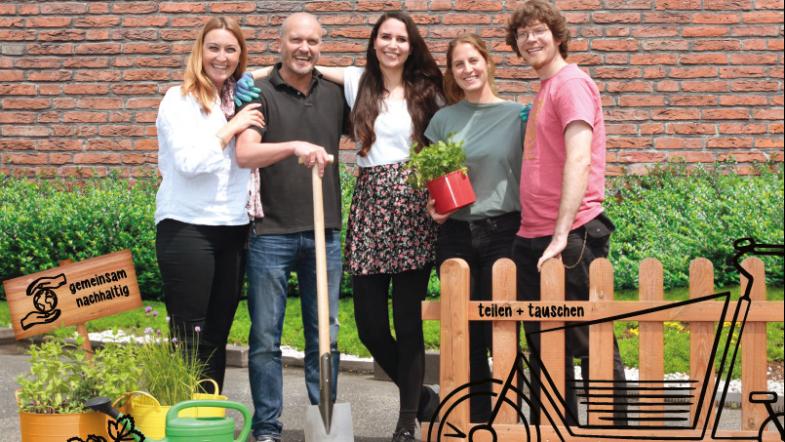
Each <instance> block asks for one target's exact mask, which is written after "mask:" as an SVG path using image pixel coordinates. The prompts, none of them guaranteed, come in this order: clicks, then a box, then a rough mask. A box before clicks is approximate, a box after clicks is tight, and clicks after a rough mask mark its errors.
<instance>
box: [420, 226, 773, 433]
mask: <svg viewBox="0 0 785 442" xmlns="http://www.w3.org/2000/svg"><path fill="white" fill-rule="evenodd" d="M734 249H735V254H734V256H733V257H732V264H733V266H734V267H735V268H736V269H737V270H738V272H739V273H740V275H741V277H742V281H745V280H746V283H743V284H742V290H741V293H740V296H739V299H738V301H735V302H734V301H732V300H731V295H730V292H727V291H724V292H719V293H711V294H708V295H704V296H699V297H694V298H691V299H689V300H687V301H680V302H670V303H664V302H660V303H659V305H656V306H655V307H651V308H647V309H638V310H634V311H627V312H623V313H621V314H615V315H610V316H607V317H598V318H595V319H591V320H587V321H583V322H570V323H566V324H565V325H561V324H557V325H558V326H552V327H547V326H545V323H543V326H542V328H541V330H540V331H539V332H538V334H540V338H541V341H543V339H542V338H543V337H545V336H547V335H548V334H549V333H555V332H564V331H565V330H566V329H568V328H570V327H579V326H596V325H605V326H609V327H612V323H613V321H636V320H638V319H639V318H641V319H642V318H644V317H646V316H647V315H649V316H651V315H658V314H659V315H660V316H662V315H663V314H666V315H667V314H668V313H669V312H670V311H680V310H684V309H689V308H692V309H693V310H694V309H695V308H701V309H705V310H707V311H719V314H718V315H717V316H716V317H715V318H713V319H712V320H711V321H712V322H714V323H716V324H717V325H716V327H714V326H713V325H712V322H708V324H707V325H708V326H709V327H714V328H715V330H714V332H713V338H712V339H713V340H712V342H711V348H710V351H709V352H708V354H707V355H705V356H706V358H705V359H707V361H705V362H704V365H703V366H702V367H705V370H704V371H703V372H702V376H693V377H695V379H688V380H670V381H669V380H664V379H663V378H662V377H660V378H659V379H640V380H637V381H627V382H616V381H614V380H612V377H611V380H600V379H592V378H591V377H593V375H592V376H591V377H590V379H587V380H585V381H583V380H578V381H574V384H573V385H574V388H575V389H576V391H578V392H579V393H578V394H577V396H578V399H579V400H580V403H581V404H582V405H584V406H585V407H586V408H585V410H586V411H585V416H584V417H583V418H582V419H581V418H580V417H579V416H576V415H574V414H573V413H572V412H571V411H569V409H568V408H569V407H567V401H566V399H565V395H564V394H563V392H562V391H561V389H560V388H559V387H557V385H560V384H559V382H558V380H556V379H554V376H552V373H551V372H549V370H548V364H547V361H542V360H540V359H539V357H540V354H541V352H540V351H537V350H538V349H537V348H533V343H532V340H531V336H527V343H528V344H529V348H533V350H534V351H532V352H531V354H530V356H528V357H527V356H526V355H525V354H524V353H522V352H520V351H518V353H517V355H516V356H515V357H514V358H513V359H512V360H511V361H510V363H511V368H510V369H509V371H507V372H506V376H505V373H504V372H500V371H497V370H504V368H500V369H496V368H495V369H494V379H491V380H486V381H477V382H474V383H470V382H466V383H462V384H461V385H453V386H452V388H450V387H451V386H450V385H449V384H450V383H449V382H446V383H447V384H448V385H447V387H448V388H450V389H449V390H445V391H447V392H448V393H447V394H446V395H443V397H442V401H441V403H440V405H439V408H438V409H437V410H436V412H435V413H434V419H433V421H432V422H431V423H430V424H429V425H427V428H426V429H424V437H423V438H424V439H425V440H428V441H439V442H450V441H458V440H468V441H476V442H479V441H492V442H495V441H497V440H498V441H501V440H515V441H526V442H539V441H571V440H586V441H595V440H613V441H620V440H630V441H635V440H684V441H688V440H739V441H742V440H745V441H768V440H773V441H782V440H785V439H784V438H783V419H785V414H784V413H783V412H782V410H781V409H780V410H778V411H777V410H775V405H774V404H775V403H776V402H777V393H776V392H769V391H751V392H749V395H748V396H747V398H748V400H749V402H750V403H751V404H752V406H754V407H759V408H760V409H759V410H757V413H759V414H760V417H759V418H758V419H757V420H756V421H755V424H757V423H758V422H760V425H759V426H758V427H757V428H754V429H753V430H748V431H720V422H721V417H722V411H723V405H725V403H726V401H727V399H728V395H729V388H730V385H731V379H732V375H733V368H734V365H735V363H736V360H737V356H740V348H741V343H742V335H743V333H744V329H745V325H747V322H748V316H749V314H750V309H751V306H752V304H753V303H754V301H753V299H752V297H751V293H752V291H753V288H754V286H755V277H754V276H753V274H752V273H750V272H749V271H748V270H747V269H745V268H744V267H743V266H742V262H741V260H742V258H743V257H745V256H747V255H776V256H783V251H784V250H785V247H784V246H783V245H769V244H760V243H757V242H755V240H754V239H751V238H743V239H739V240H737V241H735V242H734ZM758 262H759V261H758ZM497 264H498V263H497ZM608 265H609V264H608ZM443 272H444V269H443ZM467 272H468V271H467ZM761 272H762V264H761ZM513 274H514V267H513ZM494 278H495V279H496V275H495V276H494ZM502 279H503V278H502ZM508 280H509V275H508ZM612 284H613V283H612V279H611V282H610V286H611V289H610V290H611V291H612ZM758 284H761V282H758ZM758 289H759V288H758ZM496 291H497V287H496V281H494V301H496V299H497V297H496V294H495V293H496ZM562 291H563V287H562ZM712 291H713V290H712ZM508 292H509V290H508ZM465 294H466V295H468V289H467V291H466V293H465ZM443 299H444V294H443ZM507 299H512V300H514V299H515V298H514V297H512V298H510V294H509V293H508V298H507ZM707 303H712V304H707ZM442 304H444V301H442ZM474 304H477V303H476V302H475V303H474ZM510 304H511V305H513V307H512V308H513V309H515V305H516V304H515V303H510ZM519 304H520V303H519ZM779 304H781V303H779ZM779 304H778V305H779ZM469 305H470V303H469V302H465V303H464V305H463V306H469ZM463 306H462V307H463ZM471 306H472V307H474V306H475V305H473V304H472V305H471ZM487 308H488V307H486V309H487ZM518 308H519V309H520V306H519V307H518ZM497 309H498V307H496V306H495V307H494V308H493V309H491V310H489V311H492V312H495V311H496V310H497ZM427 310H428V309H427V306H426V308H425V311H427ZM448 310H449V308H446V307H445V306H444V305H442V306H441V317H440V320H441V321H442V322H443V324H442V338H443V342H442V352H443V353H444V352H445V350H446V351H447V352H448V353H449V355H448V356H447V357H448V358H449V357H450V356H453V354H452V352H453V349H454V347H453V349H450V348H447V349H445V342H444V340H445V339H444V338H445V337H446V336H445V333H444V327H445V326H444V321H454V322H452V323H453V324H457V323H459V320H461V319H462V320H468V319H469V316H471V315H469V314H467V315H466V316H464V317H463V318H459V320H455V318H454V316H456V315H455V314H451V313H449V312H448ZM470 310H471V309H470ZM779 310H780V311H781V310H782V308H781V305H779ZM456 311H457V312H461V311H463V308H460V309H456V310H453V312H456ZM519 312H520V310H519ZM426 316H427V314H426ZM458 316H460V313H458ZM480 316H482V315H480ZM781 320H782V319H779V321H781ZM641 323H642V322H641ZM723 325H724V327H723ZM761 325H762V324H761ZM515 327H517V326H515ZM763 327H764V328H763V333H765V325H764V326H763ZM723 328H724V329H725V330H724V331H723ZM463 331H467V329H464V330H463ZM494 333H496V331H494ZM611 333H612V332H611ZM449 334H451V335H452V336H449V337H448V344H447V346H448V347H449V346H450V345H453V344H452V343H453V342H454V341H453V336H455V335H456V331H455V330H451V331H449ZM460 334H461V332H457V335H460ZM532 335H534V333H532ZM494 340H496V336H495V334H494ZM557 342H559V341H557ZM561 342H563V341H561ZM606 343H608V342H607V341H606ZM496 345H497V344H496V342H494V366H495V365H496V363H497V355H498V354H499V353H497V351H496ZM541 346H542V347H541V348H542V349H543V350H544V349H546V348H547V347H546V346H545V344H544V343H542V344H541ZM764 347H765V346H764ZM641 351H644V349H641ZM764 352H765V350H764ZM459 353H460V350H456V351H455V354H459ZM764 355H765V353H764ZM533 358H538V359H536V360H534V359H533ZM561 360H562V361H563V358H562V359H561ZM444 362H445V357H444V355H443V356H442V365H443V364H444ZM533 363H538V365H539V366H540V369H541V376H540V379H541V394H540V398H539V400H537V398H533V397H530V396H531V395H529V394H528V392H530V391H531V390H532V380H531V379H530V378H529V377H528V375H527V373H526V369H531V367H532V364H533ZM505 366H510V365H508V364H505ZM441 370H442V380H443V381H444V379H445V376H446V377H447V378H450V377H451V376H452V375H453V374H451V373H450V370H452V369H451V368H449V367H447V368H445V367H442V368H441ZM445 373H447V374H446V375H445ZM500 375H501V376H500ZM455 378H456V379H468V370H465V371H464V372H463V374H462V375H458V376H456V377H455ZM516 380H517V382H516ZM483 383H485V384H488V383H490V384H491V385H492V387H493V388H492V390H491V391H481V390H480V391H478V390H474V391H470V389H472V387H473V386H476V385H478V384H483ZM524 387H525V388H524ZM481 395H485V396H490V397H491V401H492V404H493V408H492V412H491V415H490V418H489V419H488V420H487V421H485V422H469V419H468V403H469V399H470V398H471V397H474V396H481ZM715 401H716V404H717V407H716V408H715V407H714V406H713V405H714V403H715ZM620 404H624V406H625V408H626V412H625V413H624V414H622V415H621V416H622V417H623V418H619V416H620V415H619V414H618V412H619V408H618V406H619V405H620ZM532 407H535V408H536V409H539V410H541V414H540V416H541V418H540V424H539V425H533V424H530V423H529V422H530V416H529V415H528V413H525V412H524V411H525V409H526V408H532ZM615 413H616V414H615Z"/></svg>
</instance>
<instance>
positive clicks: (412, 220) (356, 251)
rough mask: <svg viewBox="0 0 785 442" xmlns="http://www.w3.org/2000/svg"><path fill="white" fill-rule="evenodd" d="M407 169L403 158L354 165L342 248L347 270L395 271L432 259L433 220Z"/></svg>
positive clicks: (425, 195) (367, 272)
mask: <svg viewBox="0 0 785 442" xmlns="http://www.w3.org/2000/svg"><path fill="white" fill-rule="evenodd" d="M409 174H410V171H409V170H408V169H406V168H404V163H394V164H385V165H381V166H374V167H361V168H360V176H359V177H357V184H356V186H355V188H354V195H353V196H352V206H351V208H350V210H349V223H348V227H347V232H346V249H345V251H344V254H345V257H346V262H347V265H348V267H349V273H351V274H352V275H373V274H378V273H399V272H404V271H407V270H415V269H419V268H422V267H424V266H425V265H427V264H429V263H431V262H433V260H434V258H435V255H436V227H437V226H436V223H435V222H433V220H432V219H431V217H430V216H429V215H428V212H427V210H426V207H425V206H426V204H427V202H428V191H427V190H425V189H420V190H417V189H414V188H412V186H411V185H409V183H408V182H407V177H408V176H409Z"/></svg>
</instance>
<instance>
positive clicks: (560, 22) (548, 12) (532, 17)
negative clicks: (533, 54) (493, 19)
mask: <svg viewBox="0 0 785 442" xmlns="http://www.w3.org/2000/svg"><path fill="white" fill-rule="evenodd" d="M535 21H538V22H540V23H542V24H544V25H546V26H548V29H550V31H551V33H552V34H553V38H554V40H558V41H559V42H560V43H559V53H560V54H561V56H562V58H563V59H565V60H566V59H567V54H568V53H569V51H568V43H569V41H570V31H569V30H568V29H567V19H566V18H564V16H563V15H562V14H561V12H559V9H557V8H556V6H554V5H552V4H550V3H548V2H546V1H544V0H529V1H527V2H526V3H524V4H523V5H522V6H521V7H520V8H518V9H516V10H515V12H513V13H512V17H510V22H509V23H508V24H507V36H506V42H507V44H508V45H510V47H512V50H513V51H515V53H516V54H517V55H518V56H520V55H521V50H520V48H518V28H523V27H526V26H530V25H531V24H532V23H534V22H535Z"/></svg>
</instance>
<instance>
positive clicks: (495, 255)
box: [436, 212, 521, 422]
mask: <svg viewBox="0 0 785 442" xmlns="http://www.w3.org/2000/svg"><path fill="white" fill-rule="evenodd" d="M520 223H521V215H520V213H519V212H511V213H506V214H504V215H500V216H496V217H491V218H484V219H481V220H478V221H471V222H466V221H456V220H449V219H448V220H447V221H446V222H445V223H444V224H442V225H441V226H440V227H439V239H438V243H437V244H438V247H437V250H436V261H437V263H438V265H439V266H441V264H442V263H443V262H444V261H445V260H447V259H449V258H461V259H463V260H464V261H466V262H467V263H468V264H469V270H470V272H471V277H470V287H469V293H470V295H469V297H470V298H471V300H473V301H481V300H488V299H491V289H492V281H493V278H492V268H493V264H494V263H495V262H496V260H498V259H499V258H512V247H511V244H512V242H513V240H514V239H515V233H516V232H517V231H518V227H519V226H520ZM491 330H492V326H491V323H490V322H478V321H473V322H470V323H469V379H470V380H471V381H472V382H473V381H482V380H486V379H491V370H490V368H489V367H488V355H489V353H490V351H491V345H492V333H491ZM490 392H491V383H490V382H488V383H484V384H480V385H476V386H473V387H472V388H471V390H470V394H475V393H477V395H476V396H472V398H471V399H470V410H471V411H470V414H471V421H472V422H487V420H488V418H489V417H490V415H491V395H490ZM485 393H488V394H485Z"/></svg>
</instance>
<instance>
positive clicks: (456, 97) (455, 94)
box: [444, 34, 496, 104]
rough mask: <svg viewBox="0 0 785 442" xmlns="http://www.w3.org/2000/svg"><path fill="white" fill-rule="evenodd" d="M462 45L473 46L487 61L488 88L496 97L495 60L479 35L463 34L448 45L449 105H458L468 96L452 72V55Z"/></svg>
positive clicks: (446, 91) (446, 77)
mask: <svg viewBox="0 0 785 442" xmlns="http://www.w3.org/2000/svg"><path fill="white" fill-rule="evenodd" d="M461 43H467V44H470V45H472V46H473V47H474V49H476V50H477V52H479V53H480V55H482V58H484V59H485V65H486V66H487V77H488V86H490V87H491V92H493V94H494V95H496V82H495V81H494V79H493V76H494V73H495V72H496V63H494V62H493V58H491V54H490V53H489V52H488V47H487V46H485V42H484V41H482V38H480V37H479V36H478V35H476V34H463V35H459V36H458V37H455V38H454V39H452V41H451V42H450V44H449V45H447V69H446V70H445V72H444V95H445V96H446V98H447V104H454V103H457V102H459V101H461V100H463V98H464V97H465V96H466V94H465V93H464V92H463V89H461V88H460V86H458V84H457V83H456V82H455V74H453V72H452V53H453V51H454V50H455V47H456V46H458V45H459V44H461Z"/></svg>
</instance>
